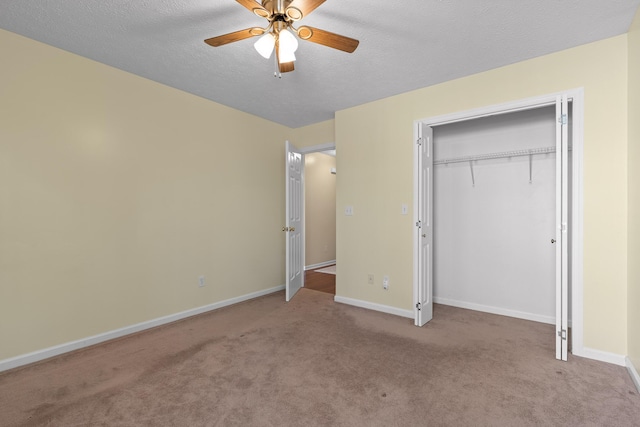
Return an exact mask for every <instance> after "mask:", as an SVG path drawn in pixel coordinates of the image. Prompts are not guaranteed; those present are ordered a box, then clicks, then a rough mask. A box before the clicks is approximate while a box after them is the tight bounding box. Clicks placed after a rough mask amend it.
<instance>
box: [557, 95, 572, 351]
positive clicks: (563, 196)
mask: <svg viewBox="0 0 640 427" xmlns="http://www.w3.org/2000/svg"><path fill="white" fill-rule="evenodd" d="M568 104H569V103H568V101H567V95H563V96H559V97H558V98H557V100H556V119H557V121H556V238H555V245H556V359H559V360H565V361H566V360H567V350H568V346H569V340H568V331H569V325H568V308H569V307H568V299H569V296H568V293H569V292H568V290H569V280H568V278H569V276H568V271H569V263H568V262H569V261H568V244H569V241H568V240H569V239H568V231H567V227H568V210H569V209H568V199H569V193H568V182H569V181H568V169H569V162H568V157H569V132H568V129H569V109H568V107H569V105H568Z"/></svg>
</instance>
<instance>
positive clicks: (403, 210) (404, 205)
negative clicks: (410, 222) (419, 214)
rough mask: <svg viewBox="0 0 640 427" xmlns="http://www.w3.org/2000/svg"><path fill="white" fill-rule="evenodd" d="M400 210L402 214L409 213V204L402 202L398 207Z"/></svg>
mask: <svg viewBox="0 0 640 427" xmlns="http://www.w3.org/2000/svg"><path fill="white" fill-rule="evenodd" d="M400 212H401V213H402V215H407V214H408V213H409V206H408V205H407V204H406V203H403V204H402V207H401V208H400Z"/></svg>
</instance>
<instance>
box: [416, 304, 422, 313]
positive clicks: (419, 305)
mask: <svg viewBox="0 0 640 427" xmlns="http://www.w3.org/2000/svg"><path fill="white" fill-rule="evenodd" d="M416 308H417V309H418V311H421V310H422V304H420V303H417V304H416Z"/></svg>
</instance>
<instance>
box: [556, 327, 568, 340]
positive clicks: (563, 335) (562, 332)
mask: <svg viewBox="0 0 640 427" xmlns="http://www.w3.org/2000/svg"><path fill="white" fill-rule="evenodd" d="M558 336H559V337H560V338H562V339H563V340H565V341H566V339H567V330H566V329H561V330H559V331H558Z"/></svg>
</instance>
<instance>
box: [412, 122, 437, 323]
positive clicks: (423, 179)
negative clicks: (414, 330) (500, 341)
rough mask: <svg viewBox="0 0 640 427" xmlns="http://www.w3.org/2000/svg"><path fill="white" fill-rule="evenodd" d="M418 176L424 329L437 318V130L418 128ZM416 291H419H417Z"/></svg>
mask: <svg viewBox="0 0 640 427" xmlns="http://www.w3.org/2000/svg"><path fill="white" fill-rule="evenodd" d="M416 153H417V154H416V155H414V157H415V159H416V162H417V164H416V165H415V166H414V168H415V171H416V173H417V175H418V189H417V218H416V219H417V221H416V235H415V241H416V242H417V258H418V259H417V262H416V263H415V264H416V268H417V272H416V276H417V280H418V286H417V295H414V301H415V324H416V326H423V325H424V324H425V323H427V322H428V321H430V320H431V319H432V318H433V128H431V127H430V126H427V125H425V124H422V123H420V124H418V139H417V141H416ZM414 289H415V288H414Z"/></svg>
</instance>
